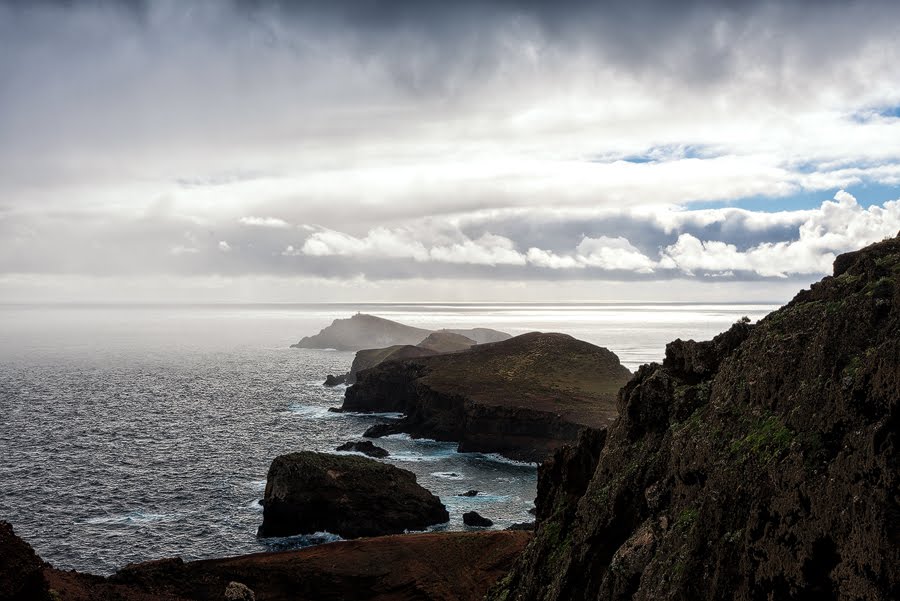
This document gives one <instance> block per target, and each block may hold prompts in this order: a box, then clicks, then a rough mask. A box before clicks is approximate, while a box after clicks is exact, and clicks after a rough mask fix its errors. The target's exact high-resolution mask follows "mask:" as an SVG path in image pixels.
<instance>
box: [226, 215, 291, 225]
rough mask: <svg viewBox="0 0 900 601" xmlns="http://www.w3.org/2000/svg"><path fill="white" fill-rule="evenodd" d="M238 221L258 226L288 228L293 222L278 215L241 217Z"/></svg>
mask: <svg viewBox="0 0 900 601" xmlns="http://www.w3.org/2000/svg"><path fill="white" fill-rule="evenodd" d="M238 222H240V223H242V224H244V225H251V226H257V227H275V228H288V227H291V224H290V223H288V222H287V221H285V220H284V219H278V218H277V217H241V218H240V219H238Z"/></svg>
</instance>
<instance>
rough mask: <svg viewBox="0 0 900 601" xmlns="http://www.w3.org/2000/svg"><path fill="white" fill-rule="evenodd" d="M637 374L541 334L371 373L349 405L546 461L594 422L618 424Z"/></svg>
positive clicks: (407, 428)
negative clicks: (619, 408)
mask: <svg viewBox="0 0 900 601" xmlns="http://www.w3.org/2000/svg"><path fill="white" fill-rule="evenodd" d="M629 376H630V372H629V371H628V370H627V369H626V368H625V367H623V366H622V365H621V363H619V359H618V357H616V355H615V354H614V353H612V352H610V351H608V350H606V349H604V348H600V347H597V346H594V345H592V344H589V343H587V342H583V341H580V340H576V339H575V338H572V337H571V336H567V335H565V334H543V333H539V332H533V333H531V334H524V335H522V336H517V337H515V338H512V339H510V340H506V341H503V342H497V343H492V344H481V345H477V346H474V347H472V348H470V349H468V350H464V351H460V352H456V353H449V354H441V355H434V356H430V357H420V358H416V359H406V360H403V361H390V362H386V363H382V364H380V365H378V366H376V367H374V368H372V369H369V370H365V371H362V372H360V373H359V374H357V378H358V381H357V383H356V384H355V385H354V386H352V387H350V388H348V389H347V393H346V396H345V399H344V404H343V406H342V409H343V410H345V411H375V412H378V411H397V412H402V413H405V414H406V415H407V417H406V418H405V419H404V420H403V421H402V422H401V423H400V424H398V426H397V428H396V429H397V430H399V431H404V432H409V433H411V434H413V435H415V436H423V437H429V438H436V439H439V440H453V441H459V443H460V445H459V448H460V450H461V451H482V452H497V453H502V454H504V455H506V456H508V457H511V458H514V459H524V460H529V461H539V460H541V459H543V458H544V457H546V456H547V454H548V453H550V452H551V451H552V450H553V449H555V448H557V447H559V446H560V445H561V444H563V443H565V442H573V441H574V440H575V438H576V436H577V434H578V432H579V430H581V429H582V428H584V427H585V426H593V427H599V426H602V425H604V424H606V423H608V422H609V421H611V420H612V418H613V417H614V416H615V395H616V392H617V391H618V389H619V388H620V387H621V386H622V384H624V383H625V382H626V381H627V380H628V378H629Z"/></svg>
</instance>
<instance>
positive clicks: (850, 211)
mask: <svg viewBox="0 0 900 601" xmlns="http://www.w3.org/2000/svg"><path fill="white" fill-rule="evenodd" d="M804 215H805V216H806V219H805V220H804V221H803V222H802V223H801V224H800V226H799V230H798V238H797V239H796V240H786V241H782V242H774V243H773V242H767V243H763V244H759V245H757V246H754V247H752V248H749V249H747V250H745V251H739V250H738V249H737V247H736V246H735V245H733V244H728V243H726V242H722V241H718V240H707V241H700V240H698V239H697V238H696V237H694V236H692V235H690V234H681V235H680V236H679V237H678V241H677V242H675V244H672V245H671V246H668V247H666V248H665V250H664V251H663V252H662V254H661V258H660V261H659V266H660V267H663V268H668V269H678V270H681V271H682V272H684V273H685V274H688V275H693V274H694V273H695V272H698V271H704V272H726V271H746V272H752V273H756V274H758V275H761V276H763V277H780V278H783V277H787V276H788V275H789V274H820V273H828V272H829V271H830V270H831V264H832V263H833V262H834V259H835V257H836V256H837V255H838V254H840V253H843V252H847V251H850V250H854V249H856V248H859V247H861V246H865V245H867V244H871V243H873V242H877V241H879V240H882V239H884V238H886V237H889V236H894V235H896V234H897V232H898V230H900V200H895V201H889V202H886V203H884V206H881V207H880V206H871V207H869V208H868V209H864V208H862V207H861V206H860V205H859V204H858V203H857V202H856V199H855V198H854V197H853V196H851V195H850V194H848V193H847V192H844V191H841V192H838V193H837V194H836V195H835V199H834V200H833V201H825V202H824V203H822V206H821V207H819V209H818V210H815V211H808V212H804Z"/></svg>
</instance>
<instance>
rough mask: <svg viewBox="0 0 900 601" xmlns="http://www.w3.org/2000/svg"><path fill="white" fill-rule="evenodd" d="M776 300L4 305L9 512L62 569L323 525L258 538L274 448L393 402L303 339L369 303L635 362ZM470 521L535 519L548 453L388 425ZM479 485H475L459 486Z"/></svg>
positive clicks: (310, 440) (206, 548)
mask: <svg viewBox="0 0 900 601" xmlns="http://www.w3.org/2000/svg"><path fill="white" fill-rule="evenodd" d="M774 308H776V307H775V306H774V305H712V304H707V305H698V304H652V303H651V304H647V303H644V304H630V303H607V304H561V305H546V304H540V305H537V304H518V305H510V304H379V305H347V304H339V305H290V304H285V305H156V306H144V305H42V306H34V305H31V306H24V305H0V519H2V520H7V521H9V522H11V523H12V524H13V526H14V527H15V529H16V532H17V533H18V534H19V535H20V536H22V537H23V538H25V539H26V540H27V541H28V542H30V543H31V544H32V545H33V546H34V547H35V549H36V550H37V552H38V553H39V554H40V555H41V556H42V557H43V558H44V559H46V560H47V561H49V562H51V563H52V564H54V565H55V566H56V567H58V568H63V569H78V570H83V571H89V572H94V573H99V574H108V573H111V572H113V571H115V570H116V569H117V568H119V567H121V566H123V565H125V564H127V563H129V562H137V561H145V560H149V559H156V558H161V557H172V556H180V557H182V558H184V559H185V560H191V559H200V558H209V557H221V556H227V555H236V554H243V553H253V552H259V551H266V550H275V549H285V548H293V547H298V546H304V545H309V544H316V543H321V542H328V541H330V540H334V539H335V537H334V536H332V535H329V534H327V533H320V534H318V535H314V536H298V537H289V538H283V539H259V538H257V537H256V530H257V528H258V527H259V525H260V523H261V521H262V508H261V506H260V505H259V503H258V501H259V499H260V498H261V497H262V496H263V490H264V488H265V481H266V471H267V469H268V467H269V464H270V463H271V461H272V459H273V458H274V457H276V456H277V455H279V454H282V453H287V452H291V451H297V450H316V451H333V449H334V448H335V447H336V446H338V445H339V444H341V443H343V442H346V441H348V440H355V439H359V437H360V435H361V434H362V432H363V431H364V430H365V429H366V428H368V427H369V426H371V425H372V424H374V423H378V422H380V421H385V420H386V419H389V418H390V417H392V416H372V415H358V414H337V413H331V412H329V411H328V408H329V407H333V406H338V405H340V404H341V400H342V397H343V393H344V388H343V387H337V388H326V387H324V386H323V385H322V382H323V380H324V378H325V376H326V375H327V374H329V373H333V374H338V373H343V372H345V371H346V370H347V369H348V368H349V366H350V363H351V361H352V359H353V353H349V352H339V351H333V350H308V349H291V348H289V346H290V344H292V343H294V342H296V341H297V340H299V339H300V338H301V337H302V336H305V335H310V334H314V333H316V332H318V331H319V330H320V329H321V328H323V327H325V326H327V325H328V324H329V323H331V321H332V320H333V319H335V318H339V317H349V316H350V315H352V314H353V313H355V312H356V311H362V312H365V313H371V314H375V315H378V316H381V317H385V318H388V319H394V320H397V321H401V322H403V323H407V324H410V325H415V326H420V327H427V328H440V327H452V328H466V327H478V326H484V327H492V328H496V329H500V330H504V331H507V332H509V333H510V334H521V333H525V332H530V331H545V332H549V331H556V332H565V333H568V334H571V335H573V336H575V337H577V338H581V339H583V340H587V341H589V342H592V343H594V344H598V345H601V346H605V347H607V348H609V349H611V350H612V351H614V352H615V353H616V354H617V355H618V356H619V358H620V359H621V361H622V362H623V363H624V364H625V365H626V366H627V367H628V368H630V369H632V370H634V369H636V368H637V366H639V365H640V364H642V363H647V362H650V361H660V360H661V359H662V357H663V354H664V349H665V344H666V343H667V342H669V341H671V340H673V339H675V338H678V337H681V338H685V339H687V338H694V339H698V340H700V339H708V338H710V337H712V336H713V335H715V334H717V333H719V332H721V331H723V330H725V329H727V328H728V326H729V325H730V324H732V323H733V322H735V321H737V320H738V319H740V318H741V317H742V316H745V315H746V316H748V317H750V318H751V319H752V320H754V321H755V320H756V319H759V318H760V317H762V316H763V315H765V314H766V313H768V312H769V311H771V310H773V309H774ZM377 444H378V445H379V446H383V447H384V448H386V449H387V450H388V451H389V452H390V453H391V456H390V457H389V458H388V459H387V461H390V462H391V463H393V464H395V465H397V466H399V467H402V468H405V469H408V470H411V471H413V472H414V473H415V474H416V476H417V479H418V481H419V483H420V484H422V485H423V486H425V487H426V488H428V489H429V490H431V491H432V492H433V493H435V494H436V495H438V496H440V498H441V500H442V501H443V502H444V504H445V505H446V506H447V509H448V511H449V512H450V523H449V524H447V525H446V526H441V528H446V529H451V530H460V529H464V528H465V526H464V525H463V523H462V514H463V513H465V512H467V511H472V510H475V511H478V512H479V513H480V514H482V515H484V516H486V517H488V518H490V519H492V520H493V521H494V524H495V526H494V527H495V528H505V527H507V526H509V525H511V524H513V523H516V522H527V521H531V520H532V519H533V517H532V516H531V515H530V514H529V513H528V511H529V509H531V508H532V507H533V501H534V496H535V488H536V480H537V475H536V466H534V465H527V464H518V463H515V462H511V461H507V460H504V459H503V458H501V457H496V456H490V455H482V454H477V453H457V452H456V450H455V449H456V446H455V445H454V444H452V443H443V442H435V441H429V440H412V439H410V438H409V437H408V436H403V435H399V436H391V437H387V438H382V439H379V440H378V441H377ZM471 489H474V490H478V491H479V494H478V495H477V496H474V497H466V496H459V495H460V494H461V493H463V492H466V491H468V490H471Z"/></svg>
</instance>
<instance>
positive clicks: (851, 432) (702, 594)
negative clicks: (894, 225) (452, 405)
mask: <svg viewBox="0 0 900 601" xmlns="http://www.w3.org/2000/svg"><path fill="white" fill-rule="evenodd" d="M898 398H900V238H896V239H893V240H889V241H885V242H882V243H879V244H876V245H873V246H871V247H868V248H866V249H863V250H861V251H859V252H856V253H850V254H847V255H842V256H840V257H838V259H837V260H836V261H835V270H834V276H833V277H827V278H825V279H824V280H822V281H821V282H819V283H817V284H815V285H814V286H812V288H811V289H810V290H807V291H802V292H801V293H799V294H798V295H797V296H796V297H795V298H794V300H793V301H791V303H789V304H788V305H786V306H785V307H783V308H782V309H780V310H779V311H776V312H774V313H772V314H771V315H769V316H768V317H766V318H765V319H763V320H761V321H760V322H759V324H757V325H755V326H751V325H749V324H747V323H738V324H736V325H735V326H734V327H733V328H732V329H731V330H729V331H728V332H726V333H724V334H721V335H720V336H718V337H716V338H715V339H714V340H713V341H710V342H701V343H695V342H692V341H687V342H683V341H675V342H673V343H672V344H670V345H669V346H668V347H667V349H666V359H665V361H664V362H663V364H662V365H658V364H652V365H646V366H643V367H642V368H641V369H640V370H639V371H638V373H637V374H636V375H635V377H634V378H633V379H632V380H631V382H629V383H628V385H627V386H625V388H624V389H623V390H622V391H621V393H620V395H619V401H618V404H619V412H620V417H619V418H618V419H617V420H616V421H615V423H614V424H613V425H612V426H611V427H610V428H609V430H608V431H607V432H606V433H605V435H604V434H603V433H593V434H592V433H587V434H586V435H585V436H583V437H582V438H581V440H580V442H579V445H578V446H576V447H574V448H568V449H563V450H560V451H558V452H557V453H556V455H555V458H554V459H553V460H550V461H548V462H547V463H545V464H544V465H543V466H542V467H541V470H540V475H539V485H538V490H539V498H538V501H537V507H538V517H539V524H538V528H537V531H536V535H535V539H534V541H533V542H532V543H531V544H530V545H529V547H528V548H527V549H526V551H525V553H524V554H523V555H522V557H521V558H520V560H519V561H518V563H517V565H516V567H515V568H514V569H513V570H512V571H511V572H510V574H508V575H507V576H506V577H505V578H504V579H503V580H502V581H501V582H500V583H498V585H497V586H496V587H495V588H494V589H493V590H492V592H491V594H490V595H488V599H490V600H491V601H501V600H502V601H512V600H526V599H528V600H531V599H541V600H560V601H562V600H586V599H603V600H606V599H622V600H624V599H640V600H645V599H646V600H651V599H653V600H656V599H691V600H694V599H710V600H712V599H739V600H744V599H747V600H751V599H753V600H755V599H761V600H763V599H771V600H777V599H798V600H806V599H808V600H828V599H865V600H872V601H874V600H888V599H900V505H898V503H900V498H898V497H900V476H898V469H897V468H898V464H897V461H898V460H897V458H898V448H897V436H898V432H900V414H898Z"/></svg>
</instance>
